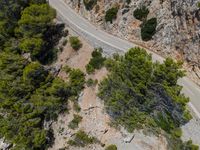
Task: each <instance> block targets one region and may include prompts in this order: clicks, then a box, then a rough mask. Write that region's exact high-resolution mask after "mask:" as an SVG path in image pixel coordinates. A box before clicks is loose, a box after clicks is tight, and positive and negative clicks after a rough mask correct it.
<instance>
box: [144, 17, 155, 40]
mask: <svg viewBox="0 0 200 150" xmlns="http://www.w3.org/2000/svg"><path fill="white" fill-rule="evenodd" d="M156 26H157V19H156V18H151V19H149V20H147V21H146V22H144V23H143V24H142V28H141V36H142V40H144V41H148V40H151V39H152V36H153V35H154V34H155V32H156Z"/></svg>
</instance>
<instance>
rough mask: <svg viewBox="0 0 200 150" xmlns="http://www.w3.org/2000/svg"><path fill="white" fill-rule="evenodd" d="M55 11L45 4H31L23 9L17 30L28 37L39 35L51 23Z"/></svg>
mask: <svg viewBox="0 0 200 150" xmlns="http://www.w3.org/2000/svg"><path fill="white" fill-rule="evenodd" d="M55 17H56V12H55V10H54V9H52V8H51V7H50V6H49V5H47V4H42V5H36V4H33V5H31V6H29V7H27V8H25V9H24V11H23V12H22V16H21V19H20V20H19V22H18V23H19V31H20V32H21V33H22V34H23V35H24V36H28V37H33V36H34V37H37V36H41V35H42V34H43V33H44V32H45V31H46V30H47V28H48V26H50V25H51V24H52V20H53V18H55Z"/></svg>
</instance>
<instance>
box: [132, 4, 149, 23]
mask: <svg viewBox="0 0 200 150" xmlns="http://www.w3.org/2000/svg"><path fill="white" fill-rule="evenodd" d="M148 14H149V10H148V8H147V7H146V6H141V7H140V8H137V9H136V10H135V11H134V12H133V15H134V17H135V18H136V19H138V20H140V21H144V20H145V19H146V18H147V15H148Z"/></svg>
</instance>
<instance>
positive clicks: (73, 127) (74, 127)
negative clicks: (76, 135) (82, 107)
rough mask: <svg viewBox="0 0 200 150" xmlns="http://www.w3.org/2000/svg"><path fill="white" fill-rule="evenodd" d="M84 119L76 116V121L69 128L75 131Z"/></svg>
mask: <svg viewBox="0 0 200 150" xmlns="http://www.w3.org/2000/svg"><path fill="white" fill-rule="evenodd" d="M82 119H83V118H82V117H81V116H79V115H75V114H74V119H73V120H72V121H71V122H70V123H69V125H68V127H69V128H71V129H73V130H74V129H76V128H78V125H79V123H80V122H81V121H82Z"/></svg>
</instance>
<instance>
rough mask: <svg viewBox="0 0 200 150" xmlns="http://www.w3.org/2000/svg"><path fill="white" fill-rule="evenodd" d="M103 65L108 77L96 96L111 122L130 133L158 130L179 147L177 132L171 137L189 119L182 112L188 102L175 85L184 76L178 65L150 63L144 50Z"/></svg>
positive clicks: (135, 50)
mask: <svg viewBox="0 0 200 150" xmlns="http://www.w3.org/2000/svg"><path fill="white" fill-rule="evenodd" d="M105 64H106V66H107V68H108V70H109V71H110V74H109V75H108V77H107V78H106V79H104V80H103V81H102V82H101V83H100V86H99V97H100V98H101V99H103V100H104V103H105V108H106V110H107V112H108V113H109V114H110V116H111V117H112V118H113V120H114V122H115V123H116V124H120V125H122V126H124V127H125V128H127V129H128V131H130V132H132V131H133V130H135V129H141V128H151V129H152V128H153V129H157V128H158V129H159V128H161V129H162V130H164V131H165V132H166V133H167V134H169V135H170V139H172V138H173V141H176V142H177V141H178V142H177V143H179V144H180V145H182V146H183V143H182V141H181V140H179V133H178V132H177V133H176V134H175V135H176V136H172V133H173V132H174V131H175V130H176V129H177V128H179V127H180V125H182V124H184V123H186V122H188V121H189V119H190V117H188V116H190V115H189V113H188V110H187V109H186V104H187V102H188V101H189V99H188V98H186V97H185V96H184V95H183V94H181V89H182V87H181V86H179V85H177V80H178V79H179V78H181V77H183V76H184V72H183V71H182V70H181V65H182V63H180V62H177V63H176V62H174V61H173V60H172V59H170V58H167V59H166V60H165V61H164V63H163V64H159V63H158V62H156V63H154V62H152V58H151V55H149V54H147V53H146V51H145V50H144V49H141V48H132V49H130V50H129V51H128V52H127V53H126V54H125V56H119V55H115V57H114V59H108V60H107V61H106V63H105ZM171 112H173V113H171ZM176 145H177V144H176Z"/></svg>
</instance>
